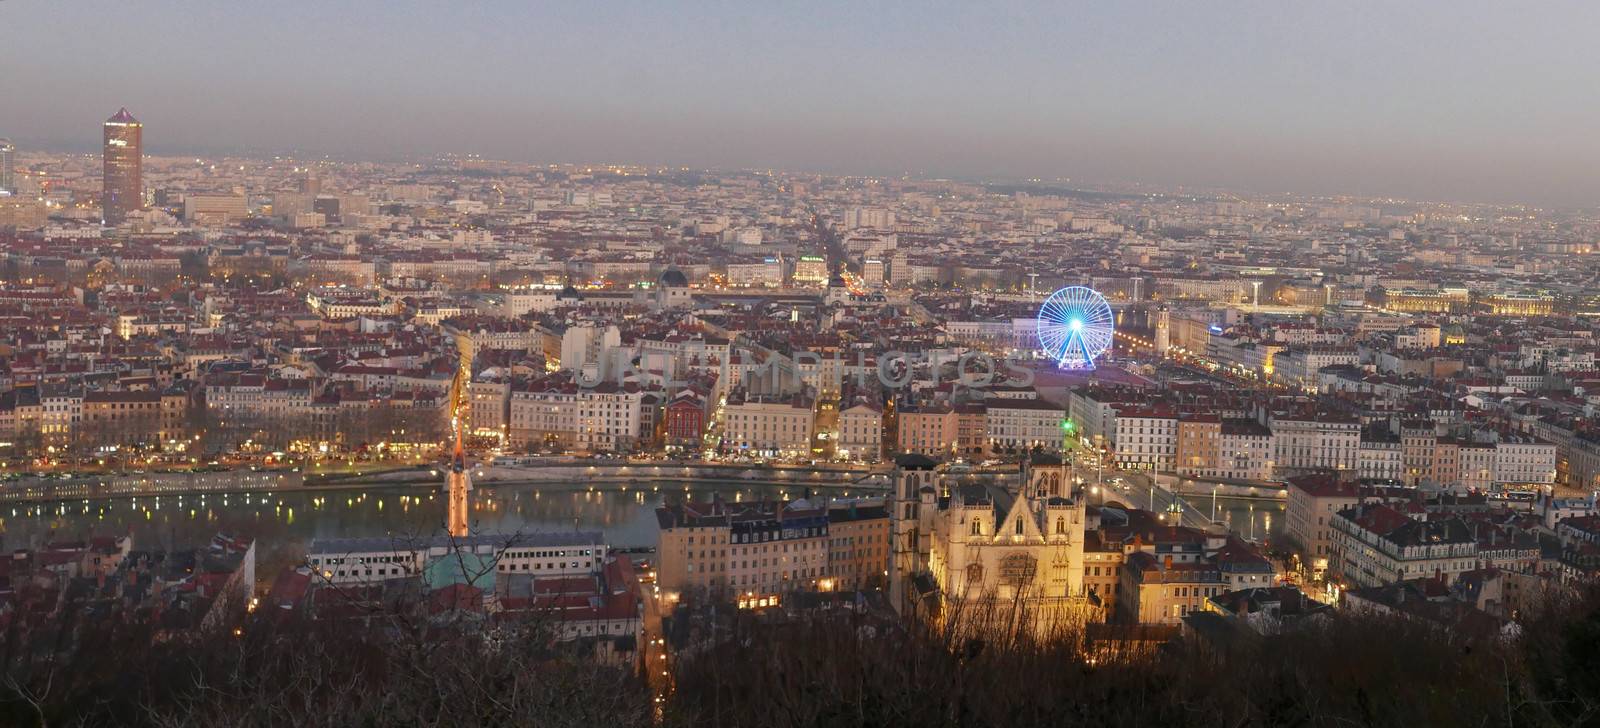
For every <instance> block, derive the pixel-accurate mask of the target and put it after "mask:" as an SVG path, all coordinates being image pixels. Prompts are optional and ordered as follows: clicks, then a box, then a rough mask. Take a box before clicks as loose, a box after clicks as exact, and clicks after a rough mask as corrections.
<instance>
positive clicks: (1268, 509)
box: [0, 480, 1283, 579]
mask: <svg viewBox="0 0 1600 728" xmlns="http://www.w3.org/2000/svg"><path fill="white" fill-rule="evenodd" d="M804 493H805V491H804V489H803V488H801V487H800V486H780V485H750V484H742V483H727V482H702V483H694V484H690V485H685V484H684V483H683V482H669V481H647V480H646V481H638V482H636V483H632V484H627V485H623V484H620V483H605V484H595V485H578V484H566V485H563V484H551V483H545V484H538V485H486V486H479V487H478V488H477V489H475V490H474V491H473V493H472V511H473V512H472V525H473V529H474V530H476V531H483V532H501V533H519V532H520V533H533V532H548V531H556V530H568V529H578V530H598V531H601V532H603V533H604V534H605V536H606V539H607V541H608V542H609V543H610V544H611V545H612V546H616V547H630V546H654V545H655V543H656V534H657V528H656V520H655V509H656V508H657V507H659V506H661V505H662V504H663V503H681V502H683V501H685V500H686V499H693V500H696V501H705V500H710V499H712V498H714V497H720V498H722V499H723V500H726V501H741V500H753V499H754V500H759V499H770V498H799V497H801V496H803V495H804ZM881 493H882V491H868V490H860V491H857V490H831V489H830V490H828V491H827V494H828V495H838V496H841V497H843V496H852V497H854V496H872V495H879V494H881ZM1191 503H1192V504H1193V505H1194V506H1195V507H1197V508H1204V509H1207V510H1209V508H1210V499H1205V502H1203V503H1202V502H1201V501H1200V500H1199V499H1194V500H1191ZM1135 505H1139V506H1142V505H1144V504H1135ZM1218 510H1219V516H1221V517H1222V519H1223V520H1224V521H1225V522H1227V523H1229V525H1230V526H1231V527H1233V528H1234V529H1235V530H1237V531H1239V532H1240V533H1241V534H1243V535H1245V536H1247V537H1251V538H1263V537H1265V536H1266V534H1268V533H1269V532H1270V533H1273V534H1276V533H1277V532H1278V531H1279V530H1281V528H1282V522H1283V518H1282V514H1283V511H1282V504H1281V503H1279V502H1267V501H1253V502H1246V501H1234V500H1230V499H1226V498H1224V499H1220V500H1219V503H1218ZM443 520H444V497H443V494H442V493H440V492H438V491H434V490H429V489H425V488H395V487H390V488H377V487H371V488H365V489H362V488H352V489H350V490H324V491H316V492H306V491H297V492H292V493H274V494H262V493H257V494H233V495H209V496H205V497H201V496H186V497H176V496H168V497H163V498H155V497H146V498H136V499H130V500H108V501H95V502H89V503H85V502H82V501H77V502H71V503H51V504H44V505H32V506H28V505H20V504H19V505H17V506H15V507H9V508H6V509H4V510H0V544H3V546H4V547H5V548H6V549H21V548H36V547H38V546H40V545H41V544H43V543H44V542H46V541H48V540H74V539H84V538H88V537H90V536H114V535H122V534H130V535H132V536H133V538H134V547H135V548H139V549H154V548H163V549H170V548H175V547H183V546H195V545H203V544H206V543H209V542H210V540H211V537H212V536H214V535H216V534H217V533H219V532H224V533H228V534H231V535H239V536H254V537H255V538H256V540H257V550H258V557H259V559H260V567H259V571H258V573H259V574H260V575H261V578H262V579H271V578H272V576H273V575H275V574H276V573H277V572H278V571H280V570H281V569H283V568H284V567H286V566H289V565H292V564H295V563H298V562H299V560H300V559H301V558H303V557H304V555H305V552H306V546H307V544H308V543H310V541H311V540H312V539H316V538H331V537H355V536H397V537H408V536H422V535H430V534H433V533H437V532H438V530H439V528H440V526H441V524H442V523H443Z"/></svg>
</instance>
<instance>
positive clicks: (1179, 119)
mask: <svg viewBox="0 0 1600 728" xmlns="http://www.w3.org/2000/svg"><path fill="white" fill-rule="evenodd" d="M46 7H47V6H45V5H43V4H40V3H29V2H12V3H8V4H7V5H6V7H5V8H4V9H3V10H0V12H3V13H5V14H6V15H8V16H13V19H15V20H16V21H17V22H18V24H19V26H21V27H34V28H36V29H37V30H38V31H39V32H36V33H29V34H25V35H24V37H23V38H21V39H19V42H17V43H15V44H11V45H8V46H7V47H6V48H5V49H4V50H0V61H3V62H4V64H5V65H6V66H7V67H8V68H14V69H17V72H16V73H13V74H8V77H7V78H6V79H4V80H0V90H4V91H5V92H6V95H7V97H8V98H27V99H31V100H32V103H30V104H25V105H20V106H18V107H17V108H13V109H7V110H6V111H5V112H0V134H6V135H8V136H10V137H11V138H12V139H13V140H16V141H17V142H18V143H19V145H20V146H22V147H23V148H28V147H33V148H43V149H63V148H71V149H86V148H87V145H88V138H89V137H87V134H85V133H79V132H76V129H77V128H78V127H79V126H82V125H84V121H83V120H84V119H87V118H104V113H105V112H104V111H103V110H102V109H103V108H104V107H105V106H107V105H109V106H110V107H111V108H116V107H117V106H121V105H126V106H128V107H129V108H133V109H138V110H139V114H140V118H141V119H144V120H145V121H147V122H149V123H150V124H151V125H152V126H153V127H156V128H161V129H162V130H163V133H162V134H160V135H157V138H156V139H152V147H151V151H152V152H153V153H155V154H188V153H196V152H199V153H218V152H227V151H231V152H242V151H248V152H253V153H257V154H262V153H264V154H272V153H280V152H285V151H289V150H300V151H301V152H302V153H303V154H305V155H306V156H316V155H321V154H329V155H333V156H335V157H342V158H369V159H393V158H395V157H396V156H397V155H403V156H406V157H407V158H414V157H428V156H433V155H438V154H443V153H447V152H455V153H462V154H466V153H480V154H484V155H486V156H491V157H496V158H502V159H507V160H511V161H527V162H540V163H545V162H549V163H595V164H599V163H638V164H643V165H667V166H689V167H694V168H717V169H750V168H768V167H771V168H781V169H785V170H793V171H802V172H821V173H830V174H857V175H871V176H897V175H900V174H906V173H909V174H911V175H914V176H925V177H953V178H987V179H993V178H1008V179H1017V178H1031V177H1040V178H1047V179H1056V178H1066V179H1070V180H1072V181H1073V182H1075V183H1083V184H1091V185H1094V184H1126V183H1140V184H1147V185H1152V186H1157V187H1161V188H1168V189H1170V188H1175V187H1178V186H1188V187H1203V188H1219V189H1229V190H1237V191H1240V192H1258V193H1283V192H1293V193H1298V194H1319V195H1320V194H1342V195H1352V196H1366V197H1387V196H1393V197H1403V198H1408V199H1419V200H1453V201H1473V202H1477V201H1482V202H1508V203H1527V204H1537V205H1544V206H1581V207H1586V206H1590V205H1592V204H1593V200H1594V199H1596V195H1595V192H1596V183H1595V181H1594V180H1592V179H1591V175H1590V174H1589V173H1588V169H1590V168H1592V167H1593V166H1594V162H1595V161H1596V160H1595V159H1594V158H1593V157H1594V154H1593V153H1592V152H1590V151H1589V145H1587V144H1586V142H1585V131H1586V130H1585V129H1583V128H1581V125H1579V124H1578V123H1576V120H1577V119H1581V118H1586V116H1589V115H1592V113H1591V112H1592V111H1593V109H1590V108H1588V107H1589V104H1588V103H1587V102H1586V101H1584V100H1583V99H1582V98H1581V97H1578V96H1575V95H1572V94H1570V93H1569V90H1570V89H1573V88H1580V87H1582V84H1583V83H1584V82H1586V81H1587V80H1588V79H1586V78H1585V74H1584V73H1583V70H1582V69H1584V68H1586V67H1588V66H1590V65H1592V64H1588V63H1586V59H1585V58H1584V56H1583V54H1584V53H1585V51H1583V50H1581V48H1582V47H1583V44H1582V43H1581V42H1580V39H1578V38H1576V37H1572V38H1571V40H1572V41H1573V42H1571V43H1564V42H1561V39H1562V38H1563V37H1567V36H1568V35H1569V34H1572V33H1574V32H1576V31H1577V30H1578V29H1580V28H1583V27H1590V26H1592V23H1588V22H1584V18H1587V17H1589V16H1591V15H1592V14H1593V13H1594V11H1593V10H1592V9H1589V8H1581V9H1578V8H1576V7H1574V10H1573V11H1572V12H1561V11H1560V9H1556V8H1550V7H1548V6H1547V7H1546V8H1544V12H1542V13H1517V12H1514V11H1509V10H1499V9H1494V8H1478V9H1477V12H1460V13H1447V12H1443V11H1444V10H1445V9H1446V7H1449V8H1455V7H1456V6H1454V5H1452V6H1443V5H1434V4H1418V5H1414V6H1408V7H1407V8H1404V9H1394V8H1381V7H1375V6H1357V7H1351V8H1347V9H1345V10H1344V11H1343V12H1341V13H1318V12H1315V11H1308V10H1295V9H1283V8H1276V7H1274V6H1256V7H1254V8H1250V7H1247V8H1244V9H1242V10H1241V9H1233V11H1232V12H1226V11H1224V10H1222V9H1219V8H1216V7H1209V8H1207V7H1187V6H1185V7H1182V8H1146V9H1141V10H1131V9H1105V8H1070V9H1065V8H1064V9H1040V8H1034V7H1028V6H1025V5H1018V6H1008V7H1007V8H1004V9H1000V10H994V9H953V8H949V7H944V6H933V7H929V8H926V9H921V8H920V6H919V7H918V9H912V8H909V7H904V6H899V7H887V8H880V9H878V10H877V12H876V13H872V12H868V11H864V10H860V9H853V10H852V9H847V8H841V7H837V6H834V7H824V8H821V9H818V10H817V11H816V13H815V17H810V16H809V15H808V14H807V13H806V12H801V9H800V8H798V7H794V6H780V7H775V8H769V9H762V10H761V11H759V12H753V13H750V14H748V15H743V16H736V17H730V14H728V13H719V12H716V11H715V10H700V9H689V8H652V7H637V8H624V7H608V8H591V9H584V10H574V9H562V10H551V9H531V10H530V9H524V8H515V9H505V10H502V11H493V10H488V11H486V10H483V9H469V10H465V11H459V12H456V13H454V14H451V15H448V16H445V15H444V14H443V13H442V12H440V11H432V12H430V11H428V10H427V9H425V8H419V7H417V6H411V5H401V6H393V8H392V10H391V12H389V13H387V14H385V15H383V16H370V15H367V14H358V13H355V12H352V11H349V10H345V9H337V8H332V9H330V8H318V7H315V6H310V5H290V6H287V7H285V8H284V10H285V12H283V13H280V14H278V15H274V16H266V17H260V18H253V19H252V22H251V23H249V24H238V23H236V22H231V21H229V22H224V18H225V17H226V16H228V15H230V14H232V13H233V12H234V10H235V8H232V7H225V8H207V9H205V10H200V11H192V10H187V9H186V10H184V11H183V12H178V11H177V10H175V9H174V8H172V7H170V6H165V5H150V6H144V7H143V9H142V12H141V13H139V14H137V15H135V16H131V17H129V18H127V23H128V24H129V25H128V26H127V28H128V30H129V32H127V33H124V34H119V35H113V36H107V34H105V33H103V32H98V31H93V30H90V31H87V32H72V33H68V32H53V30H52V29H56V30H61V31H65V30H66V29H68V28H92V26H93V25H94V24H93V23H91V22H89V20H90V19H91V18H92V17H93V16H95V15H96V14H99V13H102V12H104V11H105V7H104V6H100V5H96V4H94V3H86V4H82V5H75V6H69V7H55V6H48V11H45V8H46ZM806 8H807V9H809V8H810V6H806ZM213 21H215V22H213ZM245 25H248V27H249V28H250V33H248V34H244V33H241V32H240V31H239V30H236V29H235V28H241V27H244V26H245ZM156 28H171V29H173V30H175V31H180V32H182V33H183V34H184V35H185V36H186V37H195V43H194V45H193V46H191V47H182V46H175V47H158V48H145V47H141V46H140V45H139V44H137V43H136V42H135V40H134V39H137V38H138V37H142V36H145V35H148V34H149V33H152V32H156V31H155V29H156ZM185 29H187V30H185ZM519 29H526V30H527V32H526V34H523V35H519V34H518V32H517V31H518V30H519ZM202 31H204V32H202ZM1536 38H1537V39H1541V40H1540V42H1538V43H1533V42H1521V41H1526V40H1531V39H1536ZM46 39H48V40H46ZM485 41H492V42H485ZM418 48H420V49H427V52H425V53H416V52H412V49H418ZM1041 49H1046V51H1045V52H1041ZM110 56H115V57H118V58H119V62H118V63H117V64H115V65H114V67H111V68H109V70H107V67H106V65H105V64H104V63H103V61H104V59H105V58H107V57H110ZM196 58H203V59H205V62H204V63H196V62H195V60H194V59H196ZM86 128H87V127H86V126H85V129H86Z"/></svg>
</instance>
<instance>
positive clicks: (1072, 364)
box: [1038, 286, 1115, 369]
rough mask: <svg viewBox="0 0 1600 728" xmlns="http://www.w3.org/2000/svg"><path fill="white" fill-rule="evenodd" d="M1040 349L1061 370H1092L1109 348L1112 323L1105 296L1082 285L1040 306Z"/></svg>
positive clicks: (1053, 297)
mask: <svg viewBox="0 0 1600 728" xmlns="http://www.w3.org/2000/svg"><path fill="white" fill-rule="evenodd" d="M1038 327H1039V349H1040V350H1041V351H1043V352H1044V353H1045V355H1046V356H1049V357H1050V358H1051V359H1054V360H1055V362H1056V365H1057V366H1059V367H1061V368H1062V369H1093V368H1094V360H1095V358H1096V357H1099V356H1100V355H1101V354H1104V353H1105V352H1106V350H1107V349H1110V348H1111V336H1112V333H1113V331H1114V330H1115V321H1114V319H1113V317H1112V315H1111V304H1108V303H1106V298H1105V296H1102V295H1100V294H1099V293H1097V292H1095V291H1094V290H1093V289H1090V288H1085V287H1083V286H1068V287H1066V288H1063V289H1061V290H1059V291H1056V292H1055V293H1052V294H1050V297H1049V298H1047V299H1045V301H1044V305H1043V306H1040V307H1039V323H1038Z"/></svg>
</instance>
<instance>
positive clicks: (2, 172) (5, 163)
mask: <svg viewBox="0 0 1600 728" xmlns="http://www.w3.org/2000/svg"><path fill="white" fill-rule="evenodd" d="M16 191H17V145H15V144H12V143H11V140H10V139H0V192H10V193H13V194H15V193H16Z"/></svg>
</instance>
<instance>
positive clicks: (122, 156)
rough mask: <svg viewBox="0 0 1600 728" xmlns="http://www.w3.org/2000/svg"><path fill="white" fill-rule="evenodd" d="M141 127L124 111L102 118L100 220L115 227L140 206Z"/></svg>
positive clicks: (141, 190)
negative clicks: (103, 145) (103, 128)
mask: <svg viewBox="0 0 1600 728" xmlns="http://www.w3.org/2000/svg"><path fill="white" fill-rule="evenodd" d="M143 132H144V125H143V124H140V123H139V120H138V119H135V118H133V114H130V113H128V110H127V109H122V110H119V111H118V112H117V114H116V116H113V117H111V118H109V119H106V125H105V147H104V150H103V156H104V165H105V168H104V177H103V178H102V188H101V189H102V191H101V193H100V217H101V219H102V220H103V222H104V223H105V224H107V225H118V224H121V223H122V221H123V220H126V219H127V218H128V213H130V212H133V211H134V210H137V209H139V208H140V207H141V206H142V203H143V199H142V198H143V194H144V187H143V178H142V167H143V164H144V141H143Z"/></svg>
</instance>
